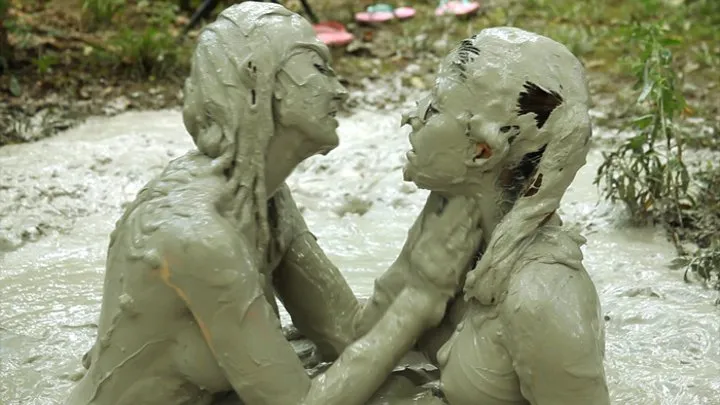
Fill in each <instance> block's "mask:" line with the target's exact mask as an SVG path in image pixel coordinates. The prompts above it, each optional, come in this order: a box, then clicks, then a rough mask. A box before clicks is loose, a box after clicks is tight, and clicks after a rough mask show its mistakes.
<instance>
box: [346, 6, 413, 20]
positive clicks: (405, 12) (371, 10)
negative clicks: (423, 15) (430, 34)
mask: <svg viewBox="0 0 720 405" xmlns="http://www.w3.org/2000/svg"><path fill="white" fill-rule="evenodd" d="M414 16H415V9H414V8H412V7H399V8H394V7H393V6H391V5H389V4H385V3H378V4H375V5H372V6H370V7H368V8H367V9H366V10H365V11H363V12H359V13H356V14H355V20H356V21H357V22H361V23H366V24H370V23H384V22H388V21H391V20H394V19H395V18H397V19H399V20H406V19H408V18H412V17H414Z"/></svg>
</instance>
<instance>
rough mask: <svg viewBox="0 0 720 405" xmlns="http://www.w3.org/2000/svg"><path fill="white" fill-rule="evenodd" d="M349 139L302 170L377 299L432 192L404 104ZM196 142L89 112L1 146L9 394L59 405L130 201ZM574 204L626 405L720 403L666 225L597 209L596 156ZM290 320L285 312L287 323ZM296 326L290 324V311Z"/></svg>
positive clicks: (148, 123) (357, 281)
mask: <svg viewBox="0 0 720 405" xmlns="http://www.w3.org/2000/svg"><path fill="white" fill-rule="evenodd" d="M339 121H340V128H339V133H340V137H341V146H340V147H339V148H338V149H336V150H335V151H333V152H332V153H330V154H329V155H328V156H326V157H315V158H312V159H311V160H309V161H307V162H305V163H303V164H302V165H301V167H300V169H299V170H298V171H297V173H295V174H294V175H293V176H292V177H291V179H290V180H289V185H290V187H291V188H292V189H293V192H294V194H295V198H296V200H297V201H298V204H299V205H300V206H301V207H302V209H303V211H304V214H305V216H306V219H307V222H308V225H309V226H310V228H311V229H312V230H313V232H314V233H315V234H316V235H317V236H318V238H319V241H320V244H321V245H322V246H323V247H324V248H325V249H326V251H327V252H328V254H329V256H330V258H331V259H332V260H334V261H335V263H336V264H338V265H339V267H340V268H341V269H342V270H343V273H344V274H345V276H346V277H347V278H348V280H349V282H350V284H351V286H352V288H353V290H354V291H355V293H356V294H357V295H359V296H367V295H369V294H370V292H371V290H372V281H373V280H374V278H375V277H377V276H378V275H379V274H380V273H381V272H382V271H383V270H384V269H385V268H386V267H387V266H388V265H389V264H390V263H391V262H392V260H393V259H394V258H395V256H396V254H397V252H398V251H399V249H400V247H401V246H402V243H403V241H404V239H405V233H406V231H407V230H408V229H409V227H410V224H411V221H412V220H413V219H414V217H415V215H417V213H418V212H419V211H420V208H421V206H422V204H423V202H424V199H425V196H426V192H425V191H421V190H417V189H416V188H415V186H413V185H411V184H406V183H403V182H402V174H401V167H402V165H403V163H404V159H405V158H404V153H405V151H406V148H407V137H406V135H407V132H406V131H405V130H398V125H399V122H400V113H399V112H397V111H360V112H357V113H355V114H353V115H352V116H348V117H341V118H340V119H339ZM191 146H192V143H191V141H190V137H189V136H188V135H187V134H186V133H185V131H184V129H183V126H182V122H181V118H180V113H179V111H176V110H170V111H159V112H142V113H136V112H133V113H125V114H122V115H119V116H116V117H113V118H98V119H91V120H89V121H88V122H87V123H85V124H83V125H81V126H79V127H77V128H74V129H71V130H69V131H67V132H65V133H63V134H61V135H59V136H57V137H53V138H50V139H46V140H43V141H40V142H37V143H33V144H25V145H11V146H5V147H3V148H0V255H2V256H0V403H1V404H4V405H34V404H37V405H51V404H55V403H58V402H59V401H60V400H61V399H62V398H63V397H64V396H66V394H67V392H68V390H69V388H70V386H71V385H72V384H73V382H74V381H75V380H77V379H78V377H79V376H80V375H81V374H80V373H81V370H82V366H81V364H80V358H81V356H82V355H83V354H84V352H85V351H86V350H87V349H88V348H89V347H90V345H91V344H92V342H93V340H94V338H95V325H94V322H96V320H97V317H98V312H99V309H100V299H101V293H102V280H103V271H104V260H105V252H106V248H107V243H108V237H109V233H110V231H111V230H112V228H113V226H114V223H115V221H116V220H117V219H118V218H119V216H120V213H121V210H122V207H123V205H124V204H126V203H128V202H130V201H131V200H132V199H133V198H134V197H135V194H136V193H137V192H138V190H139V189H140V187H141V186H142V185H144V184H145V182H146V181H147V180H149V179H150V178H151V177H152V176H155V175H156V174H158V173H159V172H160V171H161V170H162V168H163V167H164V165H165V164H166V163H167V161H168V160H169V159H172V158H173V157H176V156H179V155H181V154H182V153H184V152H185V151H186V150H187V149H188V148H190V147H191ZM588 160H589V163H588V165H587V166H586V167H584V168H583V169H582V170H581V171H580V173H579V174H578V176H577V178H576V181H575V183H573V185H572V186H571V188H570V190H569V192H568V194H567V196H566V198H565V200H564V201H563V206H562V212H561V214H562V215H563V218H564V219H565V221H566V222H567V223H568V224H569V226H574V227H578V228H580V229H581V230H582V232H583V233H584V235H585V236H586V237H587V238H588V244H587V246H586V247H585V248H584V253H585V265H586V267H587V269H588V271H589V273H590V274H591V276H592V278H593V280H594V281H595V283H596V284H597V287H598V291H599V293H600V296H601V299H602V303H603V311H604V312H605V314H606V320H607V321H606V326H607V362H606V368H607V373H608V382H609V385H610V390H611V395H612V398H613V402H614V403H617V404H623V405H655V404H662V405H671V404H673V405H675V404H677V405H718V404H720V399H718V394H717V393H718V392H720V373H719V370H720V339H718V336H720V316H719V315H720V314H719V313H718V312H719V310H718V308H717V307H715V306H713V305H712V302H713V300H714V299H715V298H716V293H715V292H713V291H709V290H706V289H703V288H702V287H700V286H698V285H688V284H684V283H683V282H682V272H681V271H674V270H669V269H668V268H667V267H666V265H667V264H668V263H669V262H670V260H671V259H672V258H673V252H674V249H673V248H672V246H671V245H670V244H669V243H667V242H666V241H665V238H664V236H663V235H662V233H661V232H658V231H656V230H654V229H627V228H624V227H623V226H622V225H623V222H624V221H623V220H624V217H623V212H622V211H621V210H619V209H617V207H612V206H610V205H607V204H604V203H602V204H598V203H597V201H598V194H597V190H596V189H595V187H594V186H593V185H592V179H593V177H594V173H595V171H596V169H597V166H598V165H599V163H600V161H601V156H600V151H599V150H594V151H592V152H591V154H590V156H589V157H588ZM285 318H286V317H285ZM285 320H286V319H285Z"/></svg>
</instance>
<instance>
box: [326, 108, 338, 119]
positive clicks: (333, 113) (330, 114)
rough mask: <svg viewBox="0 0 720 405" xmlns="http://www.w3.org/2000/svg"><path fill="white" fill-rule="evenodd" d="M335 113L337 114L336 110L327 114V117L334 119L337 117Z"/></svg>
mask: <svg viewBox="0 0 720 405" xmlns="http://www.w3.org/2000/svg"><path fill="white" fill-rule="evenodd" d="M337 113H338V112H337V110H335V111H330V113H329V114H328V115H329V116H331V117H333V118H335V117H337Z"/></svg>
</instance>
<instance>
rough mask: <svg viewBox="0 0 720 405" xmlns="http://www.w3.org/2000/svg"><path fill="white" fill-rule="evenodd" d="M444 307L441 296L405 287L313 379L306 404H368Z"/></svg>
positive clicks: (438, 316)
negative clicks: (331, 362) (377, 316)
mask: <svg viewBox="0 0 720 405" xmlns="http://www.w3.org/2000/svg"><path fill="white" fill-rule="evenodd" d="M444 310H445V303H444V302H443V300H442V299H441V297H439V296H438V295H434V294H428V293H426V292H424V291H421V290H418V289H415V288H405V289H403V291H402V292H401V293H400V295H399V296H398V297H397V299H395V300H394V301H393V303H392V304H391V305H390V307H389V308H388V310H387V311H386V312H385V314H384V315H383V316H382V317H381V318H380V320H379V321H378V322H377V323H376V324H375V325H374V326H373V328H372V329H371V330H370V331H369V332H368V333H367V334H365V335H364V336H363V337H362V338H360V339H358V340H357V341H355V342H354V343H353V344H351V345H350V346H348V347H347V348H346V349H345V351H344V352H343V353H342V354H341V355H340V357H339V358H338V360H337V361H336V362H335V363H334V364H333V365H332V366H331V367H330V368H328V369H327V371H325V372H324V373H323V374H322V375H320V376H318V377H316V378H315V380H313V383H312V386H311V389H310V392H309V393H308V396H307V397H306V400H305V401H304V402H303V405H320V404H323V405H332V404H338V405H340V404H342V405H362V404H364V403H365V402H366V401H367V400H368V399H369V398H370V397H371V396H372V394H373V393H374V392H375V391H376V390H377V389H378V388H379V387H380V386H381V385H382V384H383V382H384V381H385V380H386V379H387V377H388V375H390V373H391V372H392V370H393V368H394V367H395V365H396V364H397V363H398V361H400V359H401V358H402V357H403V356H404V355H405V354H406V353H407V352H408V350H410V349H411V348H412V346H413V345H414V344H415V341H416V340H417V338H418V337H419V336H420V334H421V333H422V332H423V331H424V330H426V329H427V328H429V327H432V326H434V323H435V321H436V320H439V319H440V318H441V317H442V313H443V312H444Z"/></svg>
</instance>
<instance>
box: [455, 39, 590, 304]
mask: <svg viewBox="0 0 720 405" xmlns="http://www.w3.org/2000/svg"><path fill="white" fill-rule="evenodd" d="M507 38H511V39H510V40H508V39H507ZM468 41H470V42H471V44H466V45H465V47H466V48H467V47H469V45H472V46H474V47H475V48H476V49H477V50H478V54H481V55H482V59H480V58H478V61H477V62H473V61H472V60H470V61H469V62H467V63H464V64H462V65H463V70H462V71H463V73H464V75H465V77H467V78H468V79H467V80H466V84H467V85H468V86H471V88H474V91H477V92H478V93H480V94H483V95H485V96H486V97H489V95H490V94H495V95H496V96H495V97H496V100H497V102H496V103H495V105H508V104H509V103H511V102H512V103H513V104H514V109H511V110H509V111H508V113H507V115H505V117H506V119H507V120H508V122H507V123H506V124H505V125H504V126H502V127H501V128H500V130H499V131H500V132H501V133H503V134H504V136H505V139H506V141H505V142H507V144H508V148H507V151H508V152H507V155H506V158H505V159H504V160H503V161H502V162H501V164H500V166H501V167H502V169H500V168H499V170H500V171H502V172H504V173H505V174H506V175H507V178H509V179H510V181H509V183H510V184H509V185H508V184H506V185H504V190H503V191H504V195H503V200H504V203H506V204H505V205H506V207H507V212H506V213H505V215H504V216H503V217H502V219H501V220H500V222H499V223H498V225H497V226H496V227H495V229H494V230H493V233H492V235H490V238H489V240H486V250H485V252H484V254H483V256H482V258H481V259H480V261H479V262H478V263H477V265H476V266H475V268H474V269H473V270H472V271H471V272H470V273H469V274H468V276H467V279H466V283H465V293H466V297H468V298H473V299H477V300H478V301H480V302H481V303H483V304H485V305H493V304H497V303H499V302H500V301H501V300H502V299H503V298H504V296H505V293H506V292H507V282H508V280H509V278H510V275H511V274H512V272H513V271H516V270H517V269H516V264H518V260H519V258H520V257H521V256H522V253H523V251H524V249H525V247H526V246H528V244H529V243H532V240H533V236H534V235H536V231H537V230H538V229H539V228H540V227H542V226H543V225H544V224H545V223H546V222H547V221H548V219H549V218H551V217H552V216H553V215H555V212H556V210H557V209H558V208H559V206H560V200H561V199H562V197H563V195H564V194H565V191H566V190H567V188H568V187H569V186H570V183H571V182H572V181H573V179H574V178H575V174H576V173H577V171H578V170H579V169H580V168H581V167H582V166H583V165H584V164H585V159H586V155H587V152H588V147H589V142H588V141H589V139H590V135H591V126H590V118H589V114H588V104H589V96H588V92H587V84H586V81H585V76H584V71H583V68H582V65H581V64H580V62H579V61H578V60H577V58H576V57H575V56H574V55H572V53H571V52H570V51H568V50H567V48H566V47H564V46H563V45H561V44H559V43H557V42H555V41H552V40H551V39H549V38H546V37H542V36H539V35H536V34H533V33H529V32H526V31H523V30H520V29H517V28H508V27H501V28H491V29H486V30H483V31H482V32H481V33H480V34H478V35H475V36H473V37H471V38H470V39H468ZM462 47H463V46H462V45H461V47H460V48H462ZM455 53H456V55H457V54H459V52H457V51H456V52H455ZM451 58H453V59H455V60H458V61H462V58H458V56H451ZM508 61H511V62H512V63H510V62H508ZM485 75H490V76H487V77H492V78H493V79H492V80H490V81H488V80H485V79H483V77H484V76H485ZM483 80H485V81H483ZM505 100H506V101H505ZM511 100H512V101H511ZM481 108H483V107H481ZM496 115H498V116H501V115H502V114H498V113H496ZM518 130H519V132H518ZM550 254H553V253H552V252H550Z"/></svg>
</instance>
